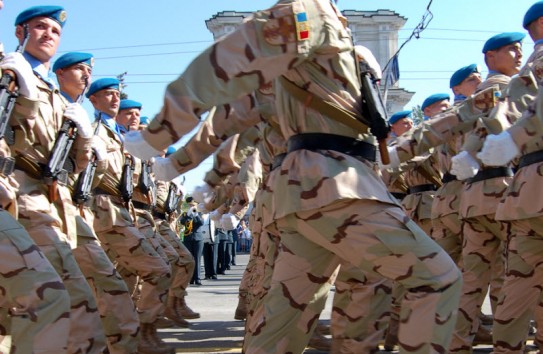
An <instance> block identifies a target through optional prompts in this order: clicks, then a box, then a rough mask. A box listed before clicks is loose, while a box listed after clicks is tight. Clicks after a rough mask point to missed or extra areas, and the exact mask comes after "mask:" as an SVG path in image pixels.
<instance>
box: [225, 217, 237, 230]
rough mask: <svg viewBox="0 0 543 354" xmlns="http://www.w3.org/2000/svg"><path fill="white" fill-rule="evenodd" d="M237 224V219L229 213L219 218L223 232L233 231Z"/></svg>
mask: <svg viewBox="0 0 543 354" xmlns="http://www.w3.org/2000/svg"><path fill="white" fill-rule="evenodd" d="M238 224H239V219H238V218H237V217H236V216H235V215H233V214H230V213H226V214H224V215H223V216H222V217H221V225H222V227H223V228H224V229H225V230H234V229H235V228H236V227H237V226H238Z"/></svg>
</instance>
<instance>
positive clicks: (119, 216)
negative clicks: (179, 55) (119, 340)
mask: <svg viewBox="0 0 543 354" xmlns="http://www.w3.org/2000/svg"><path fill="white" fill-rule="evenodd" d="M119 95H120V92H119V80H117V79H113V78H103V79H99V80H96V81H95V82H93V83H92V85H91V86H90V88H89V91H88V92H87V97H88V98H89V100H90V101H91V103H92V104H93V106H94V108H95V115H96V116H97V118H100V124H101V125H100V128H99V129H98V134H97V137H98V138H99V139H100V143H101V144H102V145H104V146H105V147H106V151H107V154H106V159H107V163H108V164H107V170H106V171H103V173H100V174H97V176H96V178H97V181H98V182H97V183H96V184H97V188H95V189H94V190H93V193H94V198H93V200H92V209H93V212H94V215H95V219H94V230H95V232H96V234H97V236H98V239H99V240H100V242H101V243H102V247H103V248H104V250H105V251H106V253H107V254H108V256H109V257H110V258H111V259H112V260H114V261H115V262H116V263H117V270H118V271H119V273H120V274H121V275H123V276H124V274H125V273H126V274H127V276H128V277H130V278H135V277H136V276H138V277H139V278H140V279H141V281H142V286H141V296H140V298H139V300H138V301H137V302H136V307H137V310H138V313H139V319H140V327H141V338H140V341H139V343H138V352H139V353H157V354H158V353H173V352H174V349H173V348H171V347H169V346H168V345H166V343H164V342H163V341H162V339H160V338H159V337H158V335H157V332H156V325H155V322H156V321H157V319H158V318H159V317H160V316H162V314H163V313H164V309H165V301H166V296H167V293H168V288H169V286H170V283H171V273H170V267H169V265H168V264H167V263H166V262H165V261H164V259H163V258H162V257H161V256H160V255H159V254H158V253H157V252H156V250H155V249H154V248H153V246H152V245H151V244H150V242H149V241H148V240H147V239H146V237H145V235H143V234H142V233H141V232H140V231H139V230H138V228H137V227H136V225H135V222H134V220H135V219H136V217H135V213H134V207H133V206H132V204H131V200H130V198H129V197H128V196H127V195H126V194H125V197H123V195H122V193H124V192H126V190H125V189H124V188H125V187H127V188H129V186H130V185H131V184H132V180H131V179H130V178H129V177H126V178H123V174H124V175H126V174H127V173H126V172H128V167H123V166H124V165H125V164H126V165H131V161H133V160H132V159H131V156H130V155H125V153H124V150H123V136H122V134H121V131H120V128H119V126H118V125H117V123H116V121H115V117H116V115H117V113H118V109H119V101H120V99H119ZM123 170H124V172H125V173H123ZM121 181H123V182H125V183H126V184H127V185H126V186H124V187H123V186H121ZM121 188H123V190H121Z"/></svg>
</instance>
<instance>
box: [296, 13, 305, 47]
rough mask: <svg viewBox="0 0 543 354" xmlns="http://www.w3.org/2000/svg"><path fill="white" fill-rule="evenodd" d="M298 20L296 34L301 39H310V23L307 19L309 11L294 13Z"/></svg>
mask: <svg viewBox="0 0 543 354" xmlns="http://www.w3.org/2000/svg"><path fill="white" fill-rule="evenodd" d="M294 18H295V20H296V35H297V36H298V40H299V41H306V40H308V39H309V23H308V21H307V13H306V12H300V13H297V14H294Z"/></svg>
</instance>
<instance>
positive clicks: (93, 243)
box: [53, 52, 139, 354]
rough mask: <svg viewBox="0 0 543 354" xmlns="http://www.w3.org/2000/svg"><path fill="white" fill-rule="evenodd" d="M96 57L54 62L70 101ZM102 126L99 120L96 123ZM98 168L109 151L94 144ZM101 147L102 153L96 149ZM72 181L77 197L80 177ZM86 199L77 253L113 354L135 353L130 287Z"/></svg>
mask: <svg viewBox="0 0 543 354" xmlns="http://www.w3.org/2000/svg"><path fill="white" fill-rule="evenodd" d="M93 63H94V58H93V56H92V54H89V53H79V52H70V53H66V54H64V55H62V56H61V57H59V58H58V59H57V60H56V61H55V64H54V65H53V71H54V72H55V74H56V76H57V81H58V83H59V87H60V92H61V94H62V95H63V96H64V97H65V98H66V100H68V102H77V100H78V99H79V98H80V97H81V96H82V95H83V93H84V91H85V89H86V88H87V85H88V84H89V83H90V80H91V75H92V67H93ZM95 124H96V125H99V124H100V123H99V122H95ZM95 129H96V128H95ZM93 147H94V150H95V152H94V154H95V156H96V159H98V160H100V161H98V162H97V165H98V164H100V166H99V167H98V168H100V169H102V170H103V169H105V166H104V163H103V162H105V161H104V158H105V155H106V154H107V152H106V149H105V148H104V147H103V145H100V144H93ZM97 150H99V152H97ZM74 177H75V178H72V180H71V182H72V183H71V188H72V189H73V194H74V200H75V199H77V198H75V196H76V195H77V193H78V192H79V191H78V190H77V188H78V184H77V181H76V180H77V176H74ZM87 204H88V201H87V200H82V201H79V205H78V207H79V210H80V213H79V214H80V215H76V222H77V247H76V248H75V249H74V251H73V252H74V256H75V258H76V260H77V263H78V264H79V267H80V268H81V272H83V274H84V275H85V277H86V278H87V281H88V282H89V284H90V285H91V288H92V289H93V291H94V295H95V297H96V300H97V305H98V311H99V312H100V318H101V320H102V324H103V327H104V333H105V335H106V337H107V339H108V349H109V352H110V353H112V354H113V353H135V352H136V349H137V345H138V338H139V335H138V331H139V320H138V315H137V313H136V307H135V305H134V303H133V302H132V299H131V297H130V293H129V292H128V287H127V286H126V283H125V282H124V281H123V279H122V278H121V276H120V275H119V273H118V272H117V271H116V270H115V266H114V265H113V263H111V261H110V260H109V258H108V257H107V255H106V253H105V252H104V250H103V249H102V246H101V245H100V243H99V242H98V239H97V236H96V234H95V232H94V230H93V228H92V225H93V223H94V215H93V213H92V211H91V209H90V207H89V206H88V205H87Z"/></svg>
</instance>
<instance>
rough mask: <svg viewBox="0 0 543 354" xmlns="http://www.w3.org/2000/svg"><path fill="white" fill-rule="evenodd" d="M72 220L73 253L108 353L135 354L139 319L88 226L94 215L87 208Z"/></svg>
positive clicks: (130, 299) (130, 300)
mask: <svg viewBox="0 0 543 354" xmlns="http://www.w3.org/2000/svg"><path fill="white" fill-rule="evenodd" d="M81 213H82V214H83V216H81V215H77V216H76V222H77V247H76V248H75V249H74V251H73V253H74V256H75V259H76V261H77V264H78V265H79V268H80V269H81V272H82V273H83V275H85V278H86V279H87V281H88V282H89V285H90V287H91V289H92V290H93V294H94V297H95V298H96V303H97V306H98V311H99V313H100V319H101V320H102V326H103V328H104V333H105V335H106V337H107V340H108V342H107V344H108V350H109V352H110V353H119V354H120V353H135V352H136V349H137V346H138V339H139V318H138V314H137V312H136V306H135V305H134V302H133V301H132V298H131V296H130V293H129V291H128V287H127V286H126V283H125V282H124V281H123V279H122V278H121V276H120V274H119V273H118V272H117V270H116V269H115V266H114V265H113V263H112V262H111V260H110V259H109V258H108V256H107V255H106V253H105V251H104V249H103V248H102V246H101V245H100V243H99V242H98V240H97V236H96V234H95V233H94V230H93V228H92V226H91V225H93V222H94V215H93V214H92V211H91V210H90V208H88V207H82V208H81Z"/></svg>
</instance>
